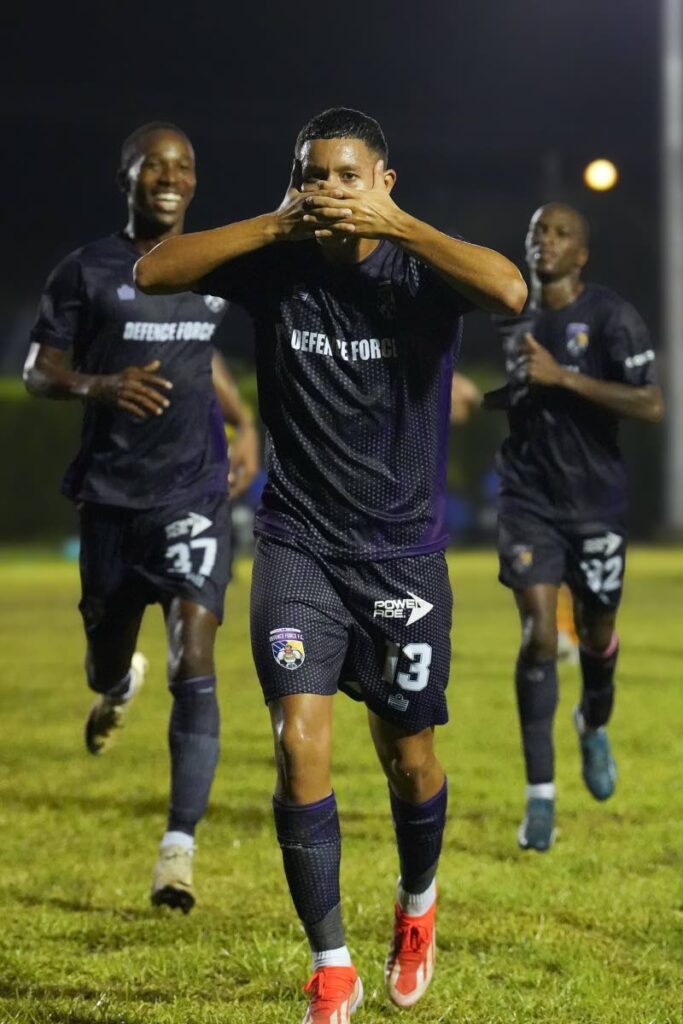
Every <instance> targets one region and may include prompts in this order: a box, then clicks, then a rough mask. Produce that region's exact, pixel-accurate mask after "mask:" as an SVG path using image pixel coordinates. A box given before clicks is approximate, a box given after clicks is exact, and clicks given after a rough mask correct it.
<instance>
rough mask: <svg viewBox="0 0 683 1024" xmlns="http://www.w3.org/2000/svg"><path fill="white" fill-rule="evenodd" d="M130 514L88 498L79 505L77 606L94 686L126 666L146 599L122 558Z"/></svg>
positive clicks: (104, 686)
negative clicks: (84, 502) (79, 595)
mask: <svg viewBox="0 0 683 1024" xmlns="http://www.w3.org/2000/svg"><path fill="white" fill-rule="evenodd" d="M133 515H134V514H131V513H128V512H126V511H125V510H121V509H112V508H107V507H103V506H97V505H91V504H88V505H84V506H83V507H82V508H81V509H80V536H81V545H80V573H81V600H80V603H79V609H80V612H81V616H82V618H83V626H84V629H85V634H86V639H87V645H88V647H87V656H86V666H87V671H88V679H89V682H90V685H91V686H92V687H93V688H94V689H96V690H99V691H106V690H108V689H110V688H111V687H112V686H114V685H115V684H116V683H117V682H120V681H121V679H122V678H123V677H124V676H125V674H126V672H127V671H128V669H129V667H130V661H131V658H132V656H133V653H134V651H135V646H136V643H137V638H138V633H139V630H140V624H141V622H142V616H143V613H144V609H145V606H146V604H147V602H148V599H149V594H148V592H147V589H146V587H145V586H144V584H141V583H139V582H138V581H136V579H135V577H134V575H133V574H131V572H130V567H129V564H128V560H127V546H128V545H127V539H128V534H129V531H130V523H131V519H132V516H133Z"/></svg>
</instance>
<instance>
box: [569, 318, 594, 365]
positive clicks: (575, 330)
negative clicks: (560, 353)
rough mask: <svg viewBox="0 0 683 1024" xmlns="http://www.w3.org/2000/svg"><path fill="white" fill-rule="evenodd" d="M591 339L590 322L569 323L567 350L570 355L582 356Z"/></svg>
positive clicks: (576, 357) (575, 357)
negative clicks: (589, 332)
mask: <svg viewBox="0 0 683 1024" xmlns="http://www.w3.org/2000/svg"><path fill="white" fill-rule="evenodd" d="M589 341H590V337H589V334H588V324H567V352H568V353H569V355H570V356H573V357H574V359H578V358H579V356H582V355H583V354H584V352H585V351H586V349H587V348H588V342H589Z"/></svg>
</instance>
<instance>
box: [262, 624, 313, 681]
mask: <svg viewBox="0 0 683 1024" xmlns="http://www.w3.org/2000/svg"><path fill="white" fill-rule="evenodd" d="M270 646H271V648H272V651H273V657H274V658H275V661H276V662H277V663H278V665H279V666H280V668H285V669H287V670H288V671H290V672H293V671H294V669H297V668H301V666H302V665H303V663H304V661H305V658H306V651H305V650H304V637H303V633H302V632H301V630H300V629H291V628H289V627H283V626H280V627H279V628H278V629H271V631H270Z"/></svg>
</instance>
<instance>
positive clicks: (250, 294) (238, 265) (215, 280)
mask: <svg viewBox="0 0 683 1024" xmlns="http://www.w3.org/2000/svg"><path fill="white" fill-rule="evenodd" d="M273 272H274V261H273V259H272V257H271V253H270V251H269V249H268V248H264V249H257V250H256V252H250V253H247V254H246V255H245V256H239V257H238V258H237V259H235V260H230V261H229V262H228V263H223V264H222V265H221V266H220V267H217V268H216V269H215V270H214V271H212V272H211V273H210V274H207V275H206V277H203V278H202V279H201V281H198V282H197V284H196V285H195V286H194V288H193V289H192V290H193V291H195V292H197V293H198V294H199V295H218V296H220V298H222V299H228V300H229V301H230V302H234V303H236V304H237V305H238V306H242V307H243V308H244V309H246V310H247V311H251V310H252V309H253V308H254V306H255V304H256V302H257V300H259V299H260V300H261V301H262V300H263V297H264V293H266V292H267V290H268V287H269V284H271V283H272V274H273Z"/></svg>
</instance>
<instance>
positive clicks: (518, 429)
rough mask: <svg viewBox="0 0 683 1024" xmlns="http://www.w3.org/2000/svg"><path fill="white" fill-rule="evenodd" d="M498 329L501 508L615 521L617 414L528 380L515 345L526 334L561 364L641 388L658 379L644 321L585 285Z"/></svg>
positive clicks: (622, 489)
mask: <svg viewBox="0 0 683 1024" xmlns="http://www.w3.org/2000/svg"><path fill="white" fill-rule="evenodd" d="M499 326H500V329H501V332H502V335H503V339H504V342H503V344H504V349H505V355H506V362H507V370H508V375H509V384H508V420H509V424H510V436H509V437H508V438H507V440H506V441H505V442H504V443H503V446H502V449H501V451H500V454H499V459H498V463H499V471H500V475H501V479H502V487H501V502H502V504H503V507H504V508H506V509H510V510H513V509H515V508H517V509H532V510H534V511H536V512H539V513H540V514H541V515H543V516H544V517H546V518H548V519H551V520H554V521H555V522H565V523H568V524H569V523H577V522H581V521H583V522H587V521H598V522H603V523H604V522H608V523H610V522H612V523H622V522H623V520H624V517H625V514H626V501H627V495H626V479H625V470H624V464H623V461H622V458H621V453H620V450H619V444H618V425H619V419H618V417H617V416H616V415H615V414H614V413H611V412H610V411H609V410H608V409H605V408H602V407H601V406H599V405H597V404H595V403H594V402H589V401H587V400H586V399H583V398H581V397H580V396H579V395H575V394H574V393H572V392H570V391H567V390H565V389H563V388H548V387H534V386H529V385H528V384H527V383H526V382H525V380H524V372H523V361H521V360H520V356H519V346H520V345H521V343H522V341H523V339H524V335H525V334H526V333H527V332H530V333H531V334H533V336H534V337H535V338H536V340H537V341H538V342H539V343H540V344H541V345H543V346H544V347H545V348H547V349H548V350H549V352H550V353H551V354H552V355H553V356H554V358H555V359H556V360H557V362H558V363H560V364H561V365H562V366H564V367H565V368H567V369H569V370H572V371H574V372H578V373H583V374H586V375H587V376H589V377H594V378H597V379H598V380H604V381H617V382H619V383H622V384H630V385H632V386H633V387H640V386H643V385H646V384H653V383H655V371H654V359H655V356H654V352H653V349H652V344H651V340H650V335H649V332H648V329H647V327H646V325H645V323H644V322H643V320H642V318H641V317H640V315H639V314H638V313H637V312H636V310H635V309H634V308H633V306H631V305H630V304H629V303H628V302H625V301H624V300H623V299H622V298H620V296H619V295H617V294H616V293H615V292H613V291H611V290H610V289H609V288H603V287H601V286H599V285H594V284H586V285H585V287H584V289H583V291H582V292H581V293H580V294H579V295H578V296H577V298H576V299H575V300H574V302H572V303H571V304H570V305H568V306H565V307H564V308H563V309H558V310H555V311H551V310H544V309H533V308H530V309H529V310H527V311H526V312H525V313H523V314H522V315H521V316H520V317H517V318H513V319H501V320H499Z"/></svg>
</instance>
